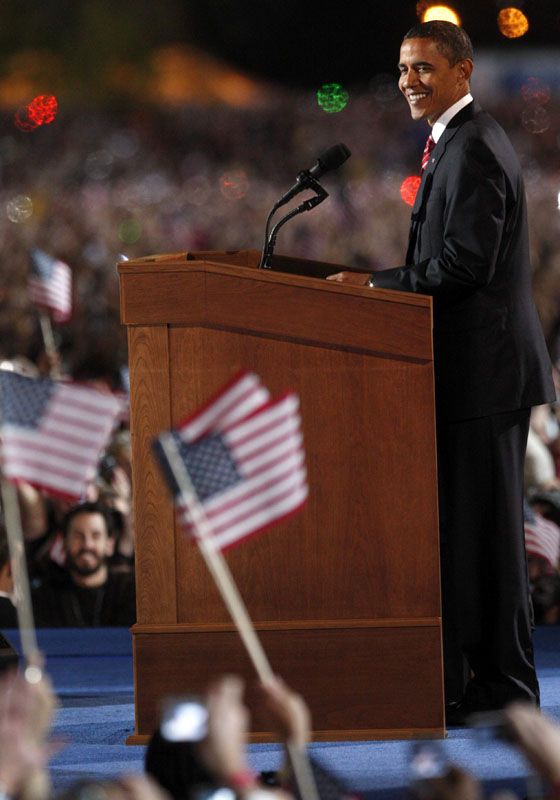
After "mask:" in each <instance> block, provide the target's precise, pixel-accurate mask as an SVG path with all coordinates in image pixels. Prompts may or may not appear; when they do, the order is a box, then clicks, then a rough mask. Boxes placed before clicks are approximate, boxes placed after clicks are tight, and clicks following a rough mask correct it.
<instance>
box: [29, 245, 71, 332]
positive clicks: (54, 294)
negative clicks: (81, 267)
mask: <svg viewBox="0 0 560 800" xmlns="http://www.w3.org/2000/svg"><path fill="white" fill-rule="evenodd" d="M29 261H30V269H29V276H28V281H27V288H28V292H29V298H30V300H31V301H32V302H33V303H34V304H35V305H36V306H38V307H39V308H41V309H46V310H47V311H50V313H51V314H52V318H53V320H54V321H55V322H67V321H68V320H69V319H70V317H71V316H72V271H71V270H70V267H69V266H68V264H65V263H64V262H63V261H60V260H59V259H56V258H53V257H52V256H50V255H49V254H48V253H45V252H43V251H42V250H38V249H34V250H32V251H31V253H30V258H29Z"/></svg>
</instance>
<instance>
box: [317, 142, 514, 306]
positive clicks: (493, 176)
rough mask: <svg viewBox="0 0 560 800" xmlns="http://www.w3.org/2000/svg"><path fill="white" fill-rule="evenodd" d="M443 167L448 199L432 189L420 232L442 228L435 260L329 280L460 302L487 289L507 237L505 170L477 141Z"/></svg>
mask: <svg viewBox="0 0 560 800" xmlns="http://www.w3.org/2000/svg"><path fill="white" fill-rule="evenodd" d="M442 168H445V169H446V172H447V177H446V187H445V194H438V192H441V187H438V186H434V187H433V189H432V192H431V194H430V198H429V199H428V208H427V210H426V222H424V223H423V228H422V235H423V236H427V235H428V233H429V226H430V225H431V226H432V233H433V232H434V231H435V230H436V229H437V227H439V226H443V230H442V246H441V250H440V252H439V253H438V254H437V255H434V256H433V257H431V258H428V259H425V260H423V261H420V262H418V263H416V264H410V265H406V266H403V267H394V268H391V269H386V270H380V271H378V272H375V273H373V274H372V275H371V276H367V275H366V276H364V275H360V274H359V273H352V272H342V273H336V274H334V275H330V276H329V278H328V280H334V281H339V282H342V283H348V284H354V285H367V284H368V282H369V283H370V285H372V286H373V287H374V288H376V289H395V290H398V291H406V292H416V293H419V294H426V295H432V296H433V297H441V298H455V297H460V296H462V295H467V294H469V293H471V292H473V291H475V290H476V289H478V288H480V287H482V286H486V285H487V284H488V283H489V282H490V281H491V280H492V277H493V275H494V270H495V267H496V262H497V259H498V255H499V252H500V247H501V246H502V244H503V238H504V226H505V224H506V178H505V174H504V171H503V169H502V167H501V165H500V164H499V163H498V162H497V160H496V158H495V156H494V154H493V153H492V151H491V150H490V149H489V148H488V147H486V145H485V144H484V143H483V142H481V141H479V140H474V141H473V142H472V143H471V144H470V146H469V147H467V148H466V149H465V150H463V151H460V152H458V153H455V152H453V153H452V154H451V153H450V154H448V155H447V156H446V163H445V165H443V164H442V165H441V166H440V169H442ZM518 202H522V198H518ZM438 205H440V208H438ZM429 206H431V208H430V207H429Z"/></svg>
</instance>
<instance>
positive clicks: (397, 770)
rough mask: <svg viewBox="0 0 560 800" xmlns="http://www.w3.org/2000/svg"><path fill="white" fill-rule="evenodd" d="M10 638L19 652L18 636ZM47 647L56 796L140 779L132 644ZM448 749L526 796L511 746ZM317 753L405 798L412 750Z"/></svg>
mask: <svg viewBox="0 0 560 800" xmlns="http://www.w3.org/2000/svg"><path fill="white" fill-rule="evenodd" d="M6 635H7V636H8V638H9V639H10V641H11V642H13V643H14V644H16V645H17V642H18V638H17V635H16V634H15V633H14V632H13V631H7V632H6ZM38 635H39V645H40V647H41V649H42V650H43V651H44V652H45V653H46V654H47V670H48V672H49V674H50V676H51V679H52V681H53V683H54V687H55V691H56V692H57V694H58V697H59V700H60V708H59V710H58V712H57V715H56V721H55V726H54V734H55V736H56V738H62V739H63V740H64V741H66V742H67V744H66V746H65V748H64V749H63V750H62V751H61V752H60V753H59V754H58V755H57V756H56V758H55V759H54V760H53V762H52V764H51V772H52V777H53V783H54V786H55V789H57V790H60V789H62V788H64V787H66V786H68V784H69V783H71V782H72V781H73V780H75V779H77V778H84V777H96V778H98V779H104V778H111V777H114V776H116V775H118V774H120V773H123V772H127V773H130V772H140V771H142V768H143V755H144V748H142V747H128V746H126V745H125V744H124V741H125V739H126V737H127V736H128V735H129V734H130V733H132V732H133V730H134V704H133V683H132V654H131V637H130V634H129V632H128V631H127V630H123V629H90V630H70V629H60V630H42V631H38ZM535 645H536V653H537V668H538V672H539V678H540V682H541V693H542V706H543V710H544V711H545V713H547V714H549V715H550V716H552V717H554V718H556V719H558V720H559V721H560V627H548V628H540V629H538V630H537V632H536V635H535ZM444 747H445V749H446V751H447V754H448V757H449V760H450V761H453V762H455V763H458V764H459V765H461V766H463V767H465V768H467V769H469V770H470V771H472V772H474V773H475V774H476V775H477V776H478V777H479V778H481V779H482V780H483V781H484V782H485V784H486V787H487V788H488V789H490V788H496V787H497V786H500V787H504V786H507V787H509V788H511V789H513V790H514V791H516V792H517V793H518V794H521V795H524V794H526V792H525V779H526V775H527V768H526V765H525V763H524V762H523V760H522V759H521V758H520V757H519V756H518V755H517V754H516V752H515V751H514V750H512V749H511V748H509V747H508V746H506V745H504V744H500V743H496V742H490V743H485V744H481V743H480V742H479V741H478V740H477V738H476V737H475V736H474V734H473V732H472V731H471V730H468V729H460V728H456V729H452V730H451V732H450V735H449V738H448V739H447V740H446V741H445V743H444ZM250 752H251V762H252V766H253V767H254V768H255V769H256V770H268V769H275V768H276V767H277V766H278V765H279V762H280V759H281V749H280V747H279V746H278V745H264V744H263V745H252V746H251V748H250ZM312 752H313V755H314V757H315V758H316V759H318V760H320V761H321V762H322V763H324V765H325V766H327V767H328V768H329V769H330V770H332V771H333V772H335V773H336V774H338V775H339V776H340V778H341V779H342V781H343V782H344V783H345V784H346V785H347V786H348V788H349V789H353V790H354V791H358V792H361V793H363V794H364V795H366V796H367V797H368V798H373V797H374V796H375V798H377V800H381V798H389V797H395V796H397V794H399V795H400V794H402V791H403V789H404V787H406V785H407V781H408V772H407V764H408V754H409V752H410V744H409V743H408V742H325V743H317V744H314V745H312Z"/></svg>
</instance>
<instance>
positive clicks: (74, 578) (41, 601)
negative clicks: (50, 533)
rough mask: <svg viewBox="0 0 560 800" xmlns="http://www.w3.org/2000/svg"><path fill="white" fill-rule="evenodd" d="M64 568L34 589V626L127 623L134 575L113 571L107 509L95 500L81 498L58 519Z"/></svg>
mask: <svg viewBox="0 0 560 800" xmlns="http://www.w3.org/2000/svg"><path fill="white" fill-rule="evenodd" d="M62 527H63V533H64V551H65V555H66V559H65V565H64V569H63V570H61V572H60V574H53V575H52V576H51V577H49V578H45V579H44V580H43V581H42V583H41V584H40V585H39V586H38V587H36V588H35V589H34V590H33V593H32V599H33V608H34V612H35V618H36V623H37V625H38V626H39V627H50V628H54V627H66V626H71V627H77V628H81V627H91V626H100V625H102V626H115V625H132V623H133V622H134V621H135V593H134V577H133V575H132V573H130V572H114V571H112V570H111V568H110V558H111V556H112V555H113V553H114V549H115V540H114V536H113V531H112V520H111V516H110V512H109V510H108V509H107V508H105V507H104V506H103V505H101V504H100V503H81V504H80V505H77V506H74V507H73V508H71V509H70V511H69V512H68V513H67V515H66V517H65V518H64V522H63V526H62Z"/></svg>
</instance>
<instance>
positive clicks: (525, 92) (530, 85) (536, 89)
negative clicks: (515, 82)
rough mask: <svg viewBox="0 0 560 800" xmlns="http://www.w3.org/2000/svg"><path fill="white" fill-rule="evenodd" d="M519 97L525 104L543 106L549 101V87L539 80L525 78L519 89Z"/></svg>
mask: <svg viewBox="0 0 560 800" xmlns="http://www.w3.org/2000/svg"><path fill="white" fill-rule="evenodd" d="M521 96H522V97H523V99H524V100H525V102H526V103H534V104H535V105H540V106H544V105H546V103H548V101H549V100H550V86H548V84H546V83H545V82H544V81H543V80H541V78H536V77H534V76H532V77H530V78H527V80H526V81H525V83H524V84H523V86H522V87H521Z"/></svg>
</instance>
